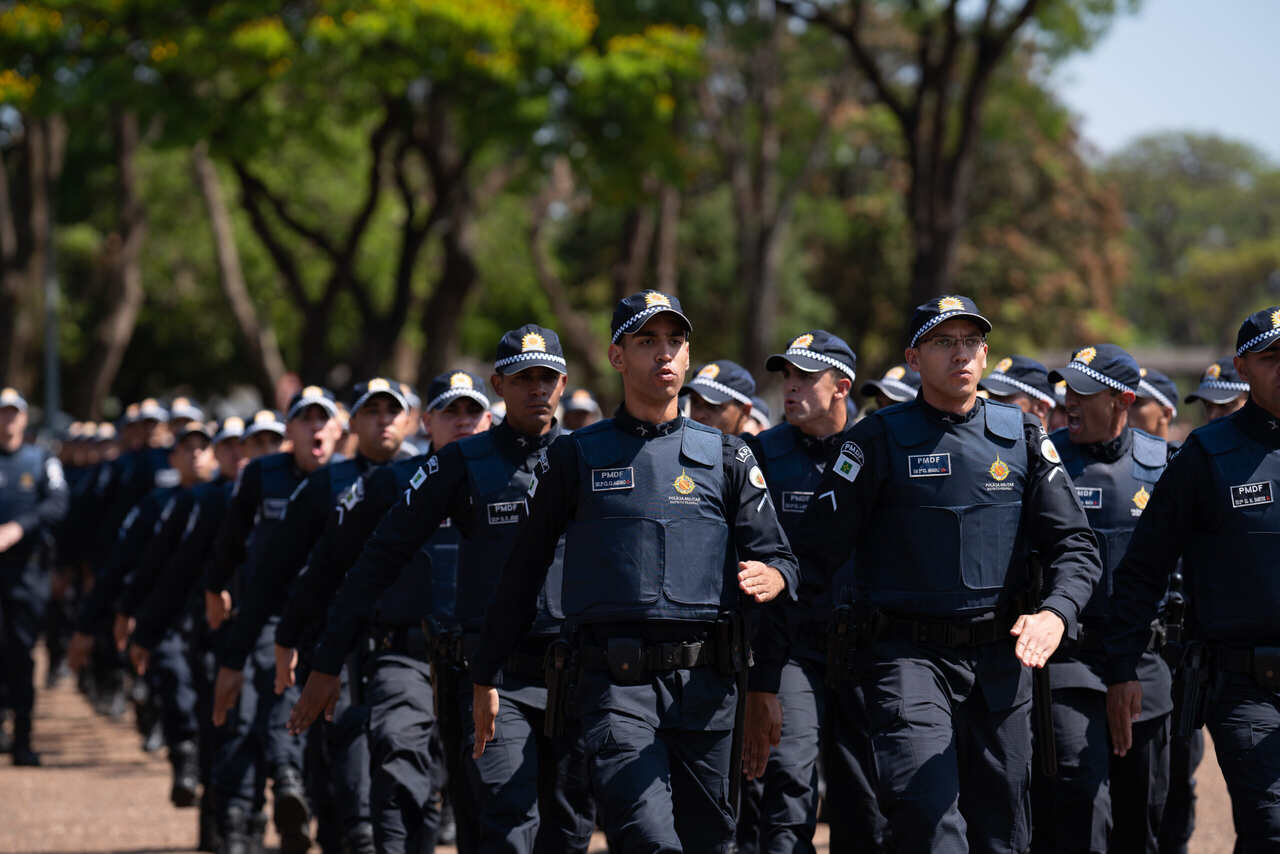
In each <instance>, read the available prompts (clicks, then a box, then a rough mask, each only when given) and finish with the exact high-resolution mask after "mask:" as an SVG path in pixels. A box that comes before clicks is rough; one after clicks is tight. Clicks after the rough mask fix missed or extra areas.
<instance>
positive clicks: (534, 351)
mask: <svg viewBox="0 0 1280 854" xmlns="http://www.w3.org/2000/svg"><path fill="white" fill-rule="evenodd" d="M537 367H543V368H550V369H551V370H553V371H557V372H559V373H562V374H566V373H568V372H569V371H568V366H567V365H566V364H565V361H564V350H563V349H562V348H561V347H560V336H559V335H557V334H556V333H555V332H554V331H553V330H550V329H547V328H546V327H545V326H538V325H536V324H533V323H526V324H525V325H524V326H521V327H520V328H519V329H512V330H511V331H510V332H508V333H507V334H505V335H503V336H502V340H500V341H499V342H498V354H497V355H496V356H494V359H493V370H494V373H498V374H502V375H503V376H507V375H508V374H518V373H520V372H521V371H523V370H525V369H527V368H537Z"/></svg>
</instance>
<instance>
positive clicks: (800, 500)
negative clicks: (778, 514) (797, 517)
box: [782, 492, 813, 513]
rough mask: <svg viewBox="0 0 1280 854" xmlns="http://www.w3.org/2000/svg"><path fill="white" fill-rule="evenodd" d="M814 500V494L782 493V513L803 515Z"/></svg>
mask: <svg viewBox="0 0 1280 854" xmlns="http://www.w3.org/2000/svg"><path fill="white" fill-rule="evenodd" d="M812 498H813V493H812V492H784V493H782V512H783V513H803V512H804V511H805V509H806V508H808V506H809V500H810V499H812Z"/></svg>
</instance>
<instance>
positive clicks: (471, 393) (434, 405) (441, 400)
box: [427, 388, 492, 412]
mask: <svg viewBox="0 0 1280 854" xmlns="http://www.w3.org/2000/svg"><path fill="white" fill-rule="evenodd" d="M460 397H469V398H471V399H472V400H474V401H475V402H476V403H478V404H480V405H481V406H482V407H484V408H485V409H488V408H489V407H490V406H492V403H491V402H490V400H489V398H488V397H487V396H485V394H484V392H481V391H477V390H475V389H474V388H451V389H449V390H448V391H446V392H444V393H442V394H438V395H436V396H435V398H433V399H432V400H431V402H429V403H428V404H427V411H429V412H437V411H439V410H441V409H444V408H445V407H446V406H448V405H449V404H450V403H453V402H454V401H455V400H457V399H458V398H460Z"/></svg>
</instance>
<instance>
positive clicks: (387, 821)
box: [365, 652, 465, 854]
mask: <svg viewBox="0 0 1280 854" xmlns="http://www.w3.org/2000/svg"><path fill="white" fill-rule="evenodd" d="M365 700H366V701H367V702H368V704H369V756H370V760H371V763H372V771H373V778H372V782H371V791H370V802H371V810H372V814H373V827H374V835H375V838H376V840H377V844H378V850H379V851H382V852H387V854H417V852H422V851H430V850H432V848H433V847H434V846H435V838H436V833H437V832H438V830H439V828H440V807H439V801H438V799H437V797H436V791H437V789H438V788H439V785H440V782H441V780H442V779H443V777H442V775H441V773H440V769H439V768H438V767H437V766H438V765H439V763H440V761H441V760H442V758H443V757H439V756H436V755H435V754H434V751H433V743H432V742H433V739H432V735H433V732H434V730H435V726H436V720H435V709H434V700H433V695H432V688H431V674H430V668H429V667H428V665H427V664H426V662H423V661H420V660H418V659H416V658H414V657H412V656H407V655H400V654H397V653H390V652H383V653H377V659H376V660H375V662H374V664H373V672H372V675H371V677H370V680H369V686H368V690H367V692H366V696H365ZM464 814H465V811H464ZM459 830H460V831H461V828H459Z"/></svg>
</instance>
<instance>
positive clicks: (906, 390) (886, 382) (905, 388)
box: [876, 378, 920, 397]
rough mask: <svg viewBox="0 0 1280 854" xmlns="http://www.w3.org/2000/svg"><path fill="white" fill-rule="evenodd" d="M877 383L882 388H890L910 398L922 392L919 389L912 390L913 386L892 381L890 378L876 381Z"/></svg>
mask: <svg viewBox="0 0 1280 854" xmlns="http://www.w3.org/2000/svg"><path fill="white" fill-rule="evenodd" d="M876 382H877V383H878V384H880V385H882V386H888V387H889V388H891V389H893V390H894V391H897V392H901V393H902V394H905V395H907V396H908V397H910V396H911V395H914V394H918V393H919V391H920V390H919V389H915V388H912V387H911V386H909V385H907V384H906V383H904V382H902V381H900V380H891V379H888V378H882V379H879V380H876Z"/></svg>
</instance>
